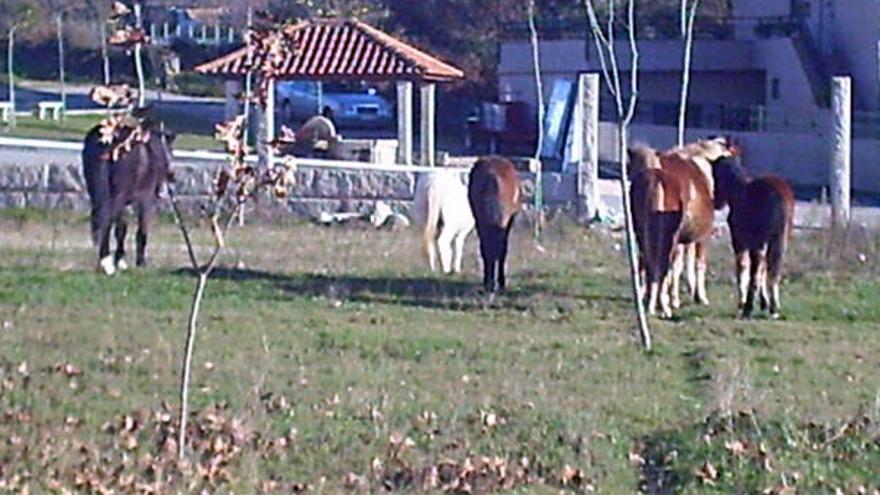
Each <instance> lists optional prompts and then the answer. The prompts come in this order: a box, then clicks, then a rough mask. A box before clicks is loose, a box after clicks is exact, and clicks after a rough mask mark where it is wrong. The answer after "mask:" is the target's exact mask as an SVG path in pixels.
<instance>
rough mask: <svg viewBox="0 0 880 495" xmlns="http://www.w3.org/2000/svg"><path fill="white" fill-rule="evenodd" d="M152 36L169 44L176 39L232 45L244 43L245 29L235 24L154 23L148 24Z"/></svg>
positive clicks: (156, 41) (164, 43) (215, 44)
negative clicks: (236, 26) (238, 27)
mask: <svg viewBox="0 0 880 495" xmlns="http://www.w3.org/2000/svg"><path fill="white" fill-rule="evenodd" d="M146 29H147V32H148V33H149V35H150V38H151V39H152V40H153V41H154V42H155V43H158V44H160V45H168V44H171V43H173V42H174V41H176V40H189V41H192V42H195V43H198V44H200V45H214V46H219V45H232V44H236V43H244V30H242V29H236V28H235V27H233V26H222V25H219V24H215V25H213V26H209V25H207V24H196V23H189V24H186V25H183V24H177V25H174V24H172V23H169V22H165V23H161V24H159V23H153V24H148V25H147V26H146Z"/></svg>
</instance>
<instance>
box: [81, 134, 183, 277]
mask: <svg viewBox="0 0 880 495" xmlns="http://www.w3.org/2000/svg"><path fill="white" fill-rule="evenodd" d="M141 126H142V129H143V132H144V135H143V138H142V139H141V140H139V141H137V142H135V143H134V144H133V145H132V146H131V149H130V150H128V151H126V152H124V153H122V154H121V155H119V156H118V157H117V159H116V160H113V157H112V153H111V150H112V147H113V146H115V145H118V143H120V142H121V141H122V140H123V139H125V138H126V137H128V134H129V133H131V132H134V130H133V129H131V128H126V129H123V130H122V131H121V132H120V134H121V135H120V136H118V137H117V139H116V140H115V141H114V142H113V143H112V144H109V145H108V144H104V143H102V142H101V126H95V127H94V128H92V130H90V131H89V133H88V134H86V138H85V140H84V142H83V153H82V161H83V176H84V177H85V180H86V187H87V189H88V192H89V199H90V200H91V204H92V208H91V231H92V241H93V242H94V243H95V244H96V245H97V246H98V264H99V266H100V268H101V269H102V270H103V271H104V273H106V274H107V275H113V274H114V273H116V271H117V270H125V269H126V268H128V265H127V263H126V262H125V235H126V231H127V225H126V221H125V215H124V213H125V208H126V207H127V206H129V205H133V206H134V207H135V210H136V212H137V217H138V232H137V254H136V259H135V262H136V264H137V265H138V266H143V265H145V264H146V261H147V260H146V255H145V250H146V246H147V232H148V231H149V228H150V222H151V221H152V219H153V217H154V216H155V214H156V207H157V200H158V197H159V190H160V188H161V187H162V184H163V183H164V182H165V181H166V180H168V179H169V177H170V166H171V145H172V143H173V142H174V135H172V134H170V133H167V132H165V131H164V130H163V129H161V127H160V125H159V124H157V123H154V122H151V121H146V122H144V123H143V124H141ZM111 227H115V234H116V253H115V254H114V255H113V257H111V256H110V229H111Z"/></svg>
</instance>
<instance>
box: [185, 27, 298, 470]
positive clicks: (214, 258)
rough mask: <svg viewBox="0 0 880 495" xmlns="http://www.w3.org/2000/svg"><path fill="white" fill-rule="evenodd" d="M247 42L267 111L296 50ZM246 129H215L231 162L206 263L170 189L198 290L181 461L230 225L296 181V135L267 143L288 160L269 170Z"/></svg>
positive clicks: (189, 339)
mask: <svg viewBox="0 0 880 495" xmlns="http://www.w3.org/2000/svg"><path fill="white" fill-rule="evenodd" d="M248 37H249V40H248V43H252V44H253V45H254V50H255V51H256V55H257V56H256V57H254V58H253V60H256V61H259V63H260V65H259V66H255V67H253V68H250V69H252V70H254V71H255V72H256V73H257V74H258V75H259V76H260V83H259V85H258V87H257V91H256V92H255V95H254V102H253V103H254V104H256V105H260V106H261V107H263V108H265V107H266V106H267V97H268V96H269V95H270V91H269V88H270V86H271V83H272V81H273V80H274V79H275V78H276V77H277V76H278V74H279V70H280V64H281V62H282V61H283V59H284V54H285V53H287V51H288V50H292V49H293V47H292V45H291V44H290V40H289V38H287V36H286V35H285V34H284V31H283V29H281V28H273V29H271V30H263V31H251V32H249V33H248ZM246 124H247V119H246V116H245V114H242V115H238V116H237V117H235V118H233V119H232V120H230V121H228V122H225V123H222V124H218V125H217V126H216V131H217V132H216V134H215V137H216V139H218V140H219V141H221V142H223V143H224V145H225V148H226V153H227V155H228V160H227V163H226V164H225V165H224V166H222V167H220V168H219V169H218V170H217V174H216V176H215V178H214V191H213V196H212V199H211V201H210V204H209V205H207V207H205V208H202V209H201V211H202V212H203V215H204V218H203V220H205V221H204V222H203V223H204V224H205V225H207V226H208V228H209V229H210V233H211V237H212V238H213V246H212V248H211V250H210V254H208V255H207V257H206V258H204V259H199V257H198V256H197V254H196V250H195V246H194V243H193V237H192V235H191V233H190V230H189V227H188V225H187V222H186V221H185V219H184V215H183V212H182V210H181V208H180V205H179V204H178V200H177V196H176V195H175V194H174V190H173V187H169V198H170V200H171V205H172V211H173V213H174V217H175V220H176V223H177V225H178V227H179V228H180V231H181V234H182V237H183V241H184V244H185V245H186V249H187V254H188V258H189V262H190V266H191V268H192V270H193V273H194V274H195V276H196V285H195V289H194V291H193V297H192V302H191V304H190V313H189V319H188V327H187V336H186V344H185V347H184V355H183V365H182V367H181V380H180V430H179V432H178V444H177V445H178V456H179V457H180V458H183V457H184V456H185V455H186V434H187V431H186V429H187V419H188V416H189V383H190V375H191V371H192V362H193V352H194V348H195V339H196V332H197V330H198V323H199V313H200V311H201V306H202V301H203V299H204V294H205V287H206V285H207V282H208V278H209V277H210V275H211V273H212V272H213V271H214V269H215V268H216V266H217V262H218V260H219V258H220V256H221V254H222V252H223V250H224V248H225V247H226V245H227V242H226V238H227V232H228V230H229V228H230V226H232V224H233V220H234V219H235V218H237V217H238V215H239V214H240V212H241V209H242V207H243V206H244V205H245V203H247V202H248V201H249V200H251V199H253V198H254V197H256V196H257V195H259V194H260V192H261V191H269V192H271V194H272V195H274V196H275V197H276V198H279V199H282V198H285V197H286V196H287V192H288V189H289V187H291V186H292V185H293V184H294V183H295V180H296V175H295V173H296V164H295V162H294V161H293V157H292V155H289V154H287V153H288V151H289V148H290V146H291V145H292V144H293V143H294V140H295V137H294V135H293V133H292V132H291V131H290V130H289V129H287V128H283V129H282V132H281V136H279V137H278V138H277V139H276V140H274V141H273V142H271V143H264V144H266V145H267V146H270V147H272V148H273V150H274V151H275V152H276V153H278V154H279V155H285V158H284V159H283V160H281V161H270V162H269V163H268V164H267V166H265V167H260V166H259V165H257V164H255V163H254V162H253V161H252V160H251V159H250V158H252V157H251V156H250V155H251V153H250V147H249V146H248V144H247V126H246Z"/></svg>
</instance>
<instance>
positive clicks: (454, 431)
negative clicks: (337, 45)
mask: <svg viewBox="0 0 880 495" xmlns="http://www.w3.org/2000/svg"><path fill="white" fill-rule="evenodd" d="M82 220H83V219H82V218H80V217H79V216H75V215H74V216H73V217H64V216H50V215H41V214H37V213H25V212H17V213H16V212H13V213H9V214H8V215H4V216H0V228H2V229H3V231H4V232H5V234H4V236H2V237H0V267H2V268H0V322H2V323H3V326H2V327H0V348H2V349H3V352H2V354H0V383H2V384H3V385H2V386H0V438H6V439H9V438H20V439H22V442H21V443H19V444H16V443H15V442H9V441H7V442H6V443H3V444H2V445H0V480H7V482H9V480H12V479H13V477H14V476H15V475H19V478H18V485H16V486H20V485H22V484H23V483H29V484H30V485H31V491H32V492H44V491H47V490H49V489H50V488H51V486H50V485H51V483H54V482H51V481H50V480H56V481H57V483H58V484H59V485H58V486H64V487H67V488H70V489H76V490H77V491H90V490H91V491H97V489H95V488H94V485H89V484H84V483H85V481H83V475H82V473H83V472H86V473H92V474H94V477H95V478H96V479H98V480H99V481H102V482H104V483H106V484H108V485H110V486H114V487H117V488H118V489H121V488H120V487H122V486H125V485H124V482H125V481H128V479H127V478H125V475H129V474H130V475H131V476H133V477H134V478H135V479H137V480H138V481H140V482H146V483H159V484H160V485H159V486H164V487H165V491H168V490H171V489H172V488H171V487H176V488H177V489H179V490H184V491H187V490H189V491H192V490H196V491H198V490H199V489H201V488H206V489H208V490H209V491H211V492H217V491H221V492H223V491H235V492H245V493H246V492H254V491H261V490H262V491H270V488H273V485H272V484H271V483H276V484H277V485H276V486H277V488H278V489H279V490H281V489H283V490H285V491H287V492H290V491H291V490H293V489H294V488H295V486H294V483H303V484H307V485H309V486H310V487H311V488H312V489H313V490H314V491H318V492H321V491H323V492H326V493H337V492H340V491H347V490H351V491H354V492H361V493H363V492H370V491H383V490H385V489H396V490H398V491H401V492H409V491H413V490H415V489H417V488H418V487H419V486H421V485H422V484H423V483H425V480H426V479H430V475H429V473H430V472H431V471H430V468H431V467H432V466H434V467H438V466H439V468H438V473H439V477H440V478H441V481H442V479H443V476H444V470H443V469H444V468H443V466H449V465H453V466H456V468H455V469H459V468H460V467H461V464H462V463H463V462H464V461H465V459H471V462H472V463H473V464H474V465H475V469H476V471H477V472H479V473H480V475H479V476H477V475H472V476H471V477H470V478H467V481H468V482H469V483H471V486H472V488H473V490H474V491H475V492H485V491H493V490H498V491H503V492H510V493H557V492H558V491H559V490H560V489H564V490H566V491H569V492H575V493H577V492H587V491H589V490H590V489H591V487H592V488H595V489H596V490H598V491H599V492H600V493H633V492H636V491H638V490H639V489H640V488H644V489H646V490H648V489H650V491H651V492H653V493H761V492H762V491H763V490H764V489H768V488H774V489H779V488H780V487H784V486H785V485H789V486H792V487H796V489H797V490H798V493H834V489H835V488H840V489H842V490H844V492H845V493H850V492H852V493H856V492H855V490H856V489H857V488H858V486H859V485H864V486H866V487H867V488H880V486H878V484H880V481H878V479H877V477H876V475H875V474H873V473H875V472H876V471H877V469H878V466H880V449H878V447H877V445H878V444H877V441H876V440H877V430H875V428H874V421H877V420H878V418H877V417H876V410H875V409H876V406H875V404H876V400H877V399H876V398H877V396H878V392H880V377H878V374H877V373H876V369H877V366H878V365H880V360H878V356H880V337H878V330H880V309H878V305H877V301H878V300H880V284H878V283H877V277H876V276H877V273H878V265H877V263H876V262H874V261H871V260H872V259H873V254H874V253H870V255H869V261H868V262H867V263H865V264H862V265H860V266H855V267H853V266H850V265H849V264H847V263H844V261H846V260H840V259H837V258H834V259H830V258H821V257H818V255H816V254H815V252H816V248H815V245H816V244H817V243H819V242H820V241H819V240H818V239H813V238H799V240H798V242H795V243H794V246H793V252H792V256H791V260H792V263H791V273H790V276H789V277H788V282H787V283H786V284H785V286H784V288H783V305H784V306H783V314H784V318H783V319H782V320H779V321H771V320H767V319H763V318H756V319H755V320H752V321H742V320H737V319H735V318H734V314H735V308H734V307H733V304H732V301H733V287H732V283H730V278H731V273H730V271H731V270H730V267H731V266H732V260H731V259H730V258H731V256H730V254H729V248H728V247H727V246H726V245H722V244H720V243H719V246H718V247H717V248H716V249H715V250H714V251H713V259H712V269H713V271H714V272H713V277H712V281H711V286H710V297H711V299H712V305H711V306H709V307H695V306H693V305H688V306H685V307H684V308H682V310H681V311H680V313H679V316H678V317H677V319H676V320H675V321H671V322H663V321H652V326H653V331H654V337H655V341H656V349H655V350H654V351H653V352H652V353H650V354H645V353H644V352H642V351H641V350H640V349H639V347H638V339H637V337H636V333H635V332H634V329H633V328H632V324H631V320H632V318H631V316H630V303H629V300H628V298H627V294H628V285H627V283H626V280H625V273H626V270H625V267H624V265H623V261H622V256H621V254H620V253H619V252H618V251H616V250H615V248H614V246H615V244H616V243H619V242H620V239H619V237H618V235H617V234H609V233H603V232H596V231H593V232H591V231H586V230H582V229H579V228H576V227H573V226H570V225H554V226H552V227H551V228H550V229H549V231H548V232H547V234H545V235H546V237H545V239H544V240H543V245H544V247H545V248H546V252H543V253H542V252H540V251H538V250H536V249H535V247H534V244H533V241H531V240H530V239H528V238H526V234H525V232H526V229H521V230H520V233H521V234H520V236H519V237H518V238H517V239H516V241H515V244H514V246H513V248H512V254H511V256H512V259H511V280H510V283H511V289H510V292H509V293H508V294H506V295H504V296H502V297H500V298H498V299H496V300H494V301H491V302H490V301H487V300H486V299H485V298H484V297H482V296H480V295H479V293H478V292H477V291H476V285H477V282H478V277H479V276H478V264H477V261H476V259H475V257H474V256H473V253H474V252H475V250H476V246H475V240H474V239H473V238H472V239H471V240H470V242H469V245H468V246H467V251H466V252H467V254H468V257H467V259H466V273H465V274H463V275H461V276H455V277H446V276H440V275H431V274H428V273H426V271H425V269H424V267H423V263H422V261H421V260H420V258H419V256H418V240H417V238H416V237H417V236H416V235H415V233H414V232H400V233H391V232H375V231H372V230H363V229H358V228H349V229H324V228H317V227H313V226H309V225H303V224H296V223H294V224H291V225H258V226H248V227H245V228H244V230H240V231H235V232H233V233H231V235H230V239H231V242H232V244H231V248H230V250H229V251H228V253H227V255H226V256H225V258H224V267H223V269H221V270H220V271H218V273H217V274H216V276H215V277H213V278H212V279H211V280H210V282H209V285H208V290H207V298H206V300H205V306H204V309H203V312H202V320H201V328H200V334H199V336H198V340H197V344H196V355H195V356H196V367H195V369H194V373H193V386H192V401H193V405H194V408H195V409H196V410H197V412H196V413H195V414H194V417H193V421H194V422H195V425H196V426H197V427H198V430H194V431H193V437H194V440H193V441H194V443H193V446H192V447H193V449H194V451H195V452H196V454H195V455H193V456H192V458H191V459H192V462H194V463H195V464H198V465H199V466H201V468H202V469H203V470H202V471H199V469H198V468H196V467H194V466H192V465H189V466H188V465H182V466H179V465H176V464H175V463H174V462H173V456H171V455H169V454H167V453H164V452H165V450H163V449H164V448H167V445H166V444H167V442H168V438H169V435H170V436H171V437H173V435H171V433H173V431H174V427H175V422H176V412H175V409H174V408H175V407H176V405H177V395H176V394H177V390H176V387H177V380H178V373H179V365H180V359H181V347H182V344H183V339H184V335H185V326H186V318H187V309H188V306H189V300H190V297H191V290H192V286H193V279H192V278H191V276H189V275H188V273H187V272H186V271H185V270H182V267H184V266H185V263H186V261H185V257H184V256H185V254H184V253H183V252H182V251H181V249H180V242H179V237H178V234H177V233H176V232H175V230H174V228H173V226H171V225H167V224H163V225H161V226H160V227H159V229H158V231H157V232H156V234H155V235H154V236H153V237H152V238H151V248H150V253H151V259H152V261H153V266H152V267H150V268H148V269H145V270H135V271H132V272H129V273H125V274H122V275H119V276H116V277H113V278H107V277H103V276H99V275H98V274H96V273H95V272H94V270H93V266H94V254H93V253H92V250H91V248H90V247H89V245H88V240H87V232H86V231H87V227H86V224H85V223H83V222H82ZM202 235H203V234H202ZM208 241H209V239H208V238H207V237H206V236H205V237H200V242H203V243H207V242H208ZM22 363H26V371H27V373H26V375H25V374H22V373H21V372H20V371H18V370H19V368H20V367H21V364H22ZM65 364H72V365H73V366H74V370H73V371H81V374H78V373H75V372H74V373H66V372H65V369H67V371H71V369H70V368H65V366H64V365H65ZM163 404H165V405H163ZM166 405H167V407H168V408H169V412H170V422H165V420H163V419H161V418H163V417H164V414H165V413H164V411H165V407H166ZM4 411H5V412H7V413H4ZM740 412H745V413H746V414H740ZM20 413H24V414H25V417H24V418H22V417H20V416H18V415H19V414H20ZM3 414H6V416H2V415H3ZM209 414H213V416H210V415H209ZM124 415H129V416H131V417H132V418H134V422H133V423H132V427H131V430H130V431H129V430H127V429H126V428H123V427H120V426H118V425H120V424H124V423H125V421H124V418H123V416H124ZM4 418H5V419H4ZM218 418H219V419H218ZM853 418H856V420H857V421H853ZM865 418H867V420H866V419H865ZM23 419H24V420H23ZM233 420H234V421H233ZM846 424H849V425H851V426H850V427H848V428H847V429H843V428H842V426H843V425H846ZM840 431H843V433H841V434H840V435H839V436H838V435H837V432H840ZM218 438H219V439H221V440H222V441H223V442H226V444H224V443H222V442H221V443H220V444H219V445H220V447H218V444H217V442H218V440H217V439H218ZM405 438H408V439H409V440H410V441H411V443H410V442H401V439H405ZM132 439H134V440H132ZM133 441H134V442H135V444H136V445H133V444H132V443H131V442H133ZM735 441H740V442H742V444H743V445H744V447H745V450H744V451H743V452H741V453H739V454H736V455H734V454H731V450H730V449H729V448H726V447H725V443H727V444H731V445H732V444H733V442H735ZM227 444H233V445H235V449H232V450H229V449H227V448H225V446H226V445H227ZM762 444H763V446H761V445H762ZM22 445H28V446H29V447H28V448H27V449H24V448H23V447H22ZM236 449H237V450H236ZM122 452H127V458H128V460H126V457H125V456H122ZM762 452H763V453H762ZM147 455H149V456H150V457H149V458H147V457H146V456H147ZM482 456H487V457H489V458H495V457H497V458H499V459H500V461H498V462H500V463H502V464H503V465H504V467H505V468H506V469H507V473H508V476H507V478H506V481H505V482H501V481H499V476H498V472H497V470H496V471H493V470H492V469H490V468H488V467H486V465H483V464H481V461H480V459H481V457H482ZM523 458H526V459H527V460H528V464H527V468H523V466H524V464H522V459H523ZM765 458H769V459H770V461H769V462H770V466H771V467H772V471H768V470H767V469H766V467H765V466H764V464H763V462H764V459H765ZM144 459H147V460H146V461H144V462H145V463H146V466H147V467H143V466H142V465H141V464H140V461H143V460H144ZM211 459H219V460H220V462H219V464H218V465H219V466H220V467H221V468H222V470H223V473H225V474H223V473H220V472H219V471H218V472H215V473H214V475H213V476H212V475H209V474H208V472H207V471H205V470H206V469H208V467H210V465H211V464H210V461H211ZM640 459H641V460H643V461H644V464H642V463H641V462H640ZM445 462H448V463H449V464H444V463H445ZM493 462H494V461H493ZM707 463H708V464H711V466H712V468H714V469H715V472H716V476H715V478H712V477H711V476H708V475H706V474H705V471H706V464H707ZM567 467H568V468H567ZM518 470H519V473H517V471H518ZM37 472H40V473H49V474H45V475H41V476H37V475H36V473H37ZM157 472H161V473H164V474H157ZM454 472H455V473H457V474H461V471H460V470H458V471H454ZM27 473H30V477H27V476H25V474H27ZM77 473H80V478H79V481H80V484H79V485H77V479H78V478H77ZM114 473H115V474H114ZM218 473H219V474H218ZM426 473H427V474H426ZM573 473H574V474H573ZM163 476H164V477H163ZM563 478H564V479H565V481H566V482H567V483H563ZM157 480H158V481H157ZM0 482H2V481H0ZM526 482H528V483H531V484H530V485H528V486H526V485H525V483H526ZM90 486H91V487H92V488H89V487H90ZM459 488H460V487H459ZM122 491H124V490H122ZM777 493H778V492H777Z"/></svg>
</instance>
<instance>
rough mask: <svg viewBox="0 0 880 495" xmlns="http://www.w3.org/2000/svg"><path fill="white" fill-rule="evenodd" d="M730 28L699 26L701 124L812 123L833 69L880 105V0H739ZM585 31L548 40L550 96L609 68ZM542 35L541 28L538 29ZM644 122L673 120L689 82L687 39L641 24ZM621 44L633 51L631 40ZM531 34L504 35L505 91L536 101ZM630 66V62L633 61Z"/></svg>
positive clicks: (869, 104)
mask: <svg viewBox="0 0 880 495" xmlns="http://www.w3.org/2000/svg"><path fill="white" fill-rule="evenodd" d="M731 6H732V18H731V19H730V20H729V21H728V24H727V26H725V28H726V29H723V30H719V29H717V28H715V29H713V30H712V33H711V34H709V33H701V32H700V31H699V30H698V31H697V38H696V39H695V42H694V51H693V65H692V79H691V80H692V83H691V91H690V99H689V102H690V105H691V118H692V119H693V124H692V125H694V126H696V127H722V128H731V129H743V128H744V127H750V128H751V127H754V126H756V125H759V123H760V122H761V119H764V120H763V122H764V123H765V124H766V125H764V126H762V128H773V127H778V126H784V125H791V126H798V125H801V126H803V125H809V124H810V123H811V122H813V120H814V119H815V118H816V111H817V108H819V107H823V106H827V101H828V91H829V87H830V78H831V76H832V75H837V74H846V75H851V76H852V78H853V87H854V105H855V107H856V110H859V111H876V110H878V83H880V81H878V69H880V68H878V63H877V59H878V53H877V48H878V47H877V44H878V38H880V36H878V34H880V0H732V1H731ZM585 32H586V26H584V28H583V29H582V30H581V32H580V33H576V32H572V33H570V34H569V35H561V36H558V37H555V38H548V37H544V38H543V39H542V40H541V43H540V54H541V66H542V67H541V69H542V71H543V74H544V88H545V92H546V94H545V97H546V96H547V95H548V94H549V91H550V89H551V88H552V86H553V84H552V83H553V80H555V79H559V78H563V79H573V78H574V77H575V76H576V74H578V73H580V72H589V71H598V70H600V67H599V63H598V58H597V54H596V51H595V47H594V46H593V44H592V42H591V41H590V40H588V39H586V38H585V37H584V34H585ZM539 34H540V33H539ZM639 49H640V52H641V67H640V95H639V96H640V101H641V103H640V115H639V121H641V122H653V123H656V124H672V123H673V122H674V120H675V118H676V115H677V106H678V99H679V91H680V85H681V67H682V42H681V40H672V39H650V33H641V36H640V40H639ZM618 52H619V53H626V52H627V47H626V43H623V42H622V43H621V44H620V49H619V51H618ZM530 53H531V47H530V45H529V42H528V39H526V38H522V39H513V40H509V41H506V42H504V43H502V45H501V52H500V61H499V69H498V75H499V93H500V94H501V95H502V98H510V99H512V100H521V101H526V102H529V103H530V104H532V105H534V102H535V84H534V73H533V68H532V58H531V55H530ZM624 69H625V70H626V69H628V63H624Z"/></svg>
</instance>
